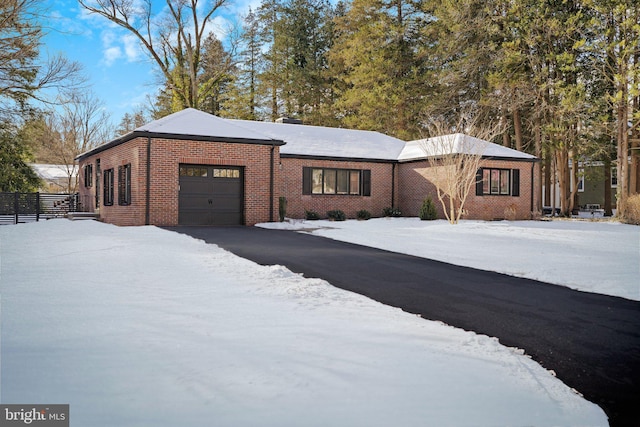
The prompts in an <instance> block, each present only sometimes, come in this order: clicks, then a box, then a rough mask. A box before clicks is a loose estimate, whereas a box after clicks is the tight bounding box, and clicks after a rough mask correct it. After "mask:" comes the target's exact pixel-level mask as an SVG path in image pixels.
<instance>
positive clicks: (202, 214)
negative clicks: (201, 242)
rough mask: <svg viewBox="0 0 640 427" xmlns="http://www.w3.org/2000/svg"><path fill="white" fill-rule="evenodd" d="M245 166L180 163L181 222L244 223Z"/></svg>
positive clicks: (180, 223)
mask: <svg viewBox="0 0 640 427" xmlns="http://www.w3.org/2000/svg"><path fill="white" fill-rule="evenodd" d="M243 172H244V171H243V168H241V167H232V166H214V165H210V166H204V165H184V164H181V165H180V173H179V176H180V187H179V196H178V224H179V225H241V224H243V223H244V209H243V200H244V194H243V193H244V192H243V189H244V185H243V181H244V179H243V178H244V173H243Z"/></svg>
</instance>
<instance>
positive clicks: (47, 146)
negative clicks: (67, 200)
mask: <svg viewBox="0 0 640 427" xmlns="http://www.w3.org/2000/svg"><path fill="white" fill-rule="evenodd" d="M41 132H42V134H41V135H40V136H39V138H40V141H41V146H40V148H39V153H38V158H39V159H41V160H45V161H47V162H48V163H53V164H58V165H63V167H65V168H66V169H65V172H66V174H67V178H68V188H67V189H66V191H68V192H69V193H73V192H76V191H77V180H76V179H75V177H76V175H77V174H76V170H75V166H74V162H75V158H76V156H78V155H79V154H81V153H83V152H85V151H87V150H89V149H91V148H93V147H95V146H97V145H99V144H100V143H102V142H105V141H108V140H109V139H110V138H111V136H112V133H113V132H112V126H111V124H110V122H109V116H108V114H107V113H106V111H105V110H104V108H103V105H102V102H101V101H100V100H99V99H97V98H96V97H95V96H94V95H93V94H92V93H73V94H69V96H68V98H67V99H66V100H65V101H64V102H63V103H62V107H61V108H59V109H56V110H52V111H51V112H49V113H48V114H47V116H46V117H45V120H44V123H43V125H42V129H41Z"/></svg>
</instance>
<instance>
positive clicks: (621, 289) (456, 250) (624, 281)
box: [260, 218, 640, 300]
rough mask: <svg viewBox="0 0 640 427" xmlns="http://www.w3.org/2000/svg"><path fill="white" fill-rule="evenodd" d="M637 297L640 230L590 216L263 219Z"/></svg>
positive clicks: (282, 225)
mask: <svg viewBox="0 0 640 427" xmlns="http://www.w3.org/2000/svg"><path fill="white" fill-rule="evenodd" d="M260 226H261V227H265V228H281V229H294V230H295V229H297V230H311V232H313V234H316V235H319V236H324V237H330V238H332V239H336V240H342V241H347V242H352V243H358V244H361V245H365V246H372V247H375V248H380V249H386V250H390V251H393V252H399V253H405V254H410V255H415V256H419V257H424V258H430V259H434V260H437V261H444V262H448V263H451V264H456V265H462V266H465V267H473V268H478V269H482V270H490V271H497V272H499V273H505V274H509V275H512V276H519V277H526V278H529V279H536V280H541V281H543V282H548V283H554V284H557V285H563V286H568V287H570V288H573V289H579V290H582V291H586V292H595V293H601V294H606V295H613V296H619V297H623V298H628V299H632V300H640V227H638V226H634V225H627V224H621V223H618V222H613V221H612V222H594V221H572V220H556V221H500V222H485V221H461V222H460V223H459V224H457V225H451V224H449V223H448V222H447V221H444V220H438V221H420V219H418V218H378V219H371V220H369V221H354V220H352V221H344V222H337V221H336V222H332V221H326V220H324V221H302V220H289V221H288V222H283V223H268V224H260Z"/></svg>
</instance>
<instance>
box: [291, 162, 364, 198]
mask: <svg viewBox="0 0 640 427" xmlns="http://www.w3.org/2000/svg"><path fill="white" fill-rule="evenodd" d="M302 194H312V195H315V194H318V195H320V194H337V195H351V196H370V195H371V171H370V170H360V169H334V168H311V167H305V168H302Z"/></svg>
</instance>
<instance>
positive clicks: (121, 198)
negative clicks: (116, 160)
mask: <svg viewBox="0 0 640 427" xmlns="http://www.w3.org/2000/svg"><path fill="white" fill-rule="evenodd" d="M118 204H119V205H120V206H128V205H130V204H131V163H127V164H126V165H124V166H119V167H118Z"/></svg>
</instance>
